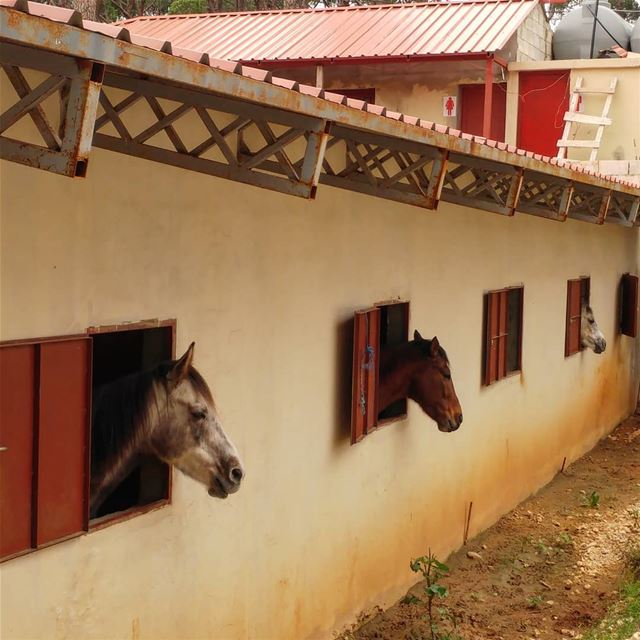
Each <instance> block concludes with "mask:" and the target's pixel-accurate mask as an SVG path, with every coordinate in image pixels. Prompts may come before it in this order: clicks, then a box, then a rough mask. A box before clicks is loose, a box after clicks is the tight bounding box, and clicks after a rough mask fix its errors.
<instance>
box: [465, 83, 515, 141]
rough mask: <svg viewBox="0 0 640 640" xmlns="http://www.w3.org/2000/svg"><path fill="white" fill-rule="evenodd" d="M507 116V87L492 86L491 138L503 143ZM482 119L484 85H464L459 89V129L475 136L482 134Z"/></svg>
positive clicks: (500, 84)
mask: <svg viewBox="0 0 640 640" xmlns="http://www.w3.org/2000/svg"><path fill="white" fill-rule="evenodd" d="M506 114H507V85H506V84H502V83H496V84H494V85H493V97H492V104H491V136H490V137H491V138H492V139H493V140H498V141H499V142H504V130H505V118H506ZM483 117H484V84H465V85H462V86H461V87H460V129H462V131H464V132H465V133H472V134H473V135H476V136H482V135H484V134H483V132H482V125H483Z"/></svg>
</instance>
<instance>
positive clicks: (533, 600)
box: [527, 596, 544, 609]
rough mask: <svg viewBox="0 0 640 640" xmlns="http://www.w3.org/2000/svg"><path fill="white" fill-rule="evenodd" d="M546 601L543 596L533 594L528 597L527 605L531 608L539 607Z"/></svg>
mask: <svg viewBox="0 0 640 640" xmlns="http://www.w3.org/2000/svg"><path fill="white" fill-rule="evenodd" d="M543 602H544V598H543V597H542V596H531V597H530V598H527V607H529V609H539V608H540V607H541V605H542V603H543Z"/></svg>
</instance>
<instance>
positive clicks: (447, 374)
mask: <svg viewBox="0 0 640 640" xmlns="http://www.w3.org/2000/svg"><path fill="white" fill-rule="evenodd" d="M442 375H443V376H444V377H445V378H446V379H447V380H451V372H450V371H443V372H442Z"/></svg>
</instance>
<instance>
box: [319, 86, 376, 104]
mask: <svg viewBox="0 0 640 640" xmlns="http://www.w3.org/2000/svg"><path fill="white" fill-rule="evenodd" d="M327 91H329V92H331V93H339V94H340V95H341V96H347V98H354V99H355V100H363V101H364V102H368V103H370V104H375V102H376V90H375V89H327Z"/></svg>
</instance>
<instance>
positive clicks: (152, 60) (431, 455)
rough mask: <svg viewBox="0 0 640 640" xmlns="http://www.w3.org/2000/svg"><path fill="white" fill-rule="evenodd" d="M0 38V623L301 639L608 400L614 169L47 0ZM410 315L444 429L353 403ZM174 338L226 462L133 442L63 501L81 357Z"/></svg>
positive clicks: (0, 26)
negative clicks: (196, 460)
mask: <svg viewBox="0 0 640 640" xmlns="http://www.w3.org/2000/svg"><path fill="white" fill-rule="evenodd" d="M0 34H1V35H0V38H1V46H0V66H1V68H2V69H1V71H0V82H1V83H2V91H1V92H0V100H1V105H0V113H1V115H0V154H1V157H2V162H1V165H0V167H1V180H2V190H1V192H0V206H1V211H2V234H1V239H0V242H1V252H2V272H1V285H2V286H1V292H0V294H1V298H0V303H1V304H0V307H1V310H0V313H1V316H0V319H1V323H0V340H1V341H2V342H1V343H0V394H1V395H0V398H1V402H0V438H2V440H1V441H0V445H1V446H2V447H3V448H4V450H2V451H0V473H1V474H2V475H1V477H0V526H1V527H2V530H1V531H0V533H1V535H0V541H1V543H2V548H1V549H0V551H1V554H2V563H1V564H0V573H1V580H2V596H1V597H2V603H1V604H2V619H1V622H0V624H1V632H2V636H3V637H6V638H23V637H30V638H50V637H52V636H56V637H57V636H60V637H66V638H82V639H87V638H104V637H128V636H131V637H134V638H141V639H142V638H153V639H157V638H178V637H191V638H210V637H215V638H225V639H226V638H229V639H232V638H233V639H235V638H274V639H275V638H277V639H280V638H296V639H297V638H327V637H331V635H332V633H333V632H335V631H337V630H340V629H341V628H343V627H344V625H346V624H349V623H351V622H353V621H355V620H356V618H357V615H358V613H359V612H360V611H362V610H364V609H367V608H370V607H373V606H375V605H379V606H385V605H387V604H390V603H392V602H393V601H395V600H396V599H397V598H398V597H400V596H401V595H402V594H403V593H404V591H405V590H406V589H407V588H408V587H409V586H410V585H411V584H412V583H413V581H414V579H415V577H414V575H413V574H412V572H411V571H410V569H409V566H408V562H409V559H410V558H411V557H415V556H417V555H420V554H422V553H424V551H425V550H426V549H427V548H431V549H432V550H433V551H434V552H435V553H436V554H437V555H438V556H440V557H445V556H446V555H447V554H448V553H449V552H450V551H452V550H454V549H456V548H458V547H459V546H460V545H461V544H462V543H463V541H464V539H465V537H466V536H467V535H469V536H473V535H475V534H477V533H478V532H480V531H482V530H483V529H485V528H486V527H488V526H489V525H491V524H492V523H494V522H495V521H496V520H497V519H498V518H499V517H500V516H501V515H502V514H504V513H506V512H508V511H509V510H510V509H512V508H513V507H514V506H515V505H517V504H518V503H519V502H520V501H521V500H522V499H523V498H525V497H526V496H528V495H529V494H531V493H532V492H534V491H536V490H537V489H539V488H540V487H541V486H543V485H544V484H545V483H546V482H548V481H549V480H550V479H551V478H552V477H553V476H554V475H555V474H556V473H557V472H558V471H559V470H560V469H561V468H562V467H563V466H566V465H569V464H571V462H572V461H573V460H575V459H577V458H578V457H580V456H581V455H582V454H584V453H585V452H586V451H588V450H589V449H590V448H591V447H592V446H593V445H594V444H595V443H596V442H597V441H598V440H599V439H600V438H602V437H603V436H605V435H606V434H607V433H609V432H610V431H611V430H612V429H613V428H614V427H615V426H616V425H617V424H618V422H619V421H620V420H622V419H623V418H625V417H626V416H628V415H629V414H630V413H631V412H632V411H633V409H634V408H635V404H636V399H637V390H638V383H639V382H640V375H639V372H638V351H637V341H636V339H634V336H635V334H636V330H637V327H636V324H637V294H634V291H636V292H637V278H636V276H637V273H638V253H637V242H638V236H637V223H638V208H639V206H640V187H638V185H637V184H635V183H634V182H633V181H631V180H628V179H626V178H622V177H611V176H607V175H604V174H602V173H598V172H597V171H596V170H595V169H593V168H591V167H588V166H583V165H582V164H580V163H578V162H575V161H572V160H567V159H558V158H554V157H551V156H548V155H543V154H537V153H534V152H532V151H528V150H523V149H520V148H517V147H516V146H514V145H511V144H508V143H505V142H502V141H499V140H494V139H491V138H486V137H478V136H474V135H473V134H470V133H462V132H461V131H460V130H459V129H457V128H455V127H448V126H446V125H443V124H439V123H436V122H434V121H432V120H429V119H427V118H426V117H422V116H420V115H419V114H418V115H414V116H411V115H404V114H403V113H401V112H399V111H394V110H392V109H391V108H389V107H385V106H381V105H375V104H372V103H368V102H365V101H363V100H358V99H355V98H348V97H346V96H344V95H340V94H337V93H333V92H331V91H328V90H325V89H323V88H320V87H317V86H311V85H305V84H302V83H300V82H297V81H294V80H291V79H287V78H280V77H279V76H278V75H277V74H275V73H273V72H271V71H269V70H265V69H257V68H253V67H249V66H246V65H244V64H241V63H239V62H233V61H229V60H220V59H216V58H215V57H213V56H211V55H210V53H208V52H207V51H204V50H194V49H187V48H184V47H182V46H180V45H178V44H174V43H173V42H170V41H168V40H164V39H153V38H151V37H149V36H142V35H138V34H136V33H135V32H133V31H130V30H129V29H128V28H127V26H126V25H124V26H122V25H115V26H114V25H104V24H98V23H93V22H90V21H87V20H83V18H82V16H81V15H79V14H78V13H76V12H73V11H68V10H64V9H60V8H57V7H52V6H48V5H40V4H37V3H31V2H30V3H24V2H22V0H2V1H1V2H0ZM519 64H520V63H519ZM616 131H619V130H614V129H613V128H610V130H609V132H608V133H611V132H613V133H614V134H615V135H618V134H617V133H615V132H616ZM618 144H624V140H623V139H622V138H621V139H620V140H619V143H618ZM586 299H588V300H589V303H590V305H591V307H592V308H593V310H594V313H595V315H596V317H597V320H598V323H599V325H600V328H601V330H602V332H603V334H604V336H605V338H606V341H607V347H606V351H605V352H604V353H601V354H599V355H596V354H595V353H593V352H592V351H589V350H586V349H584V348H582V345H581V342H580V333H579V326H580V315H579V313H580V311H579V310H580V305H581V303H582V301H583V300H586ZM361 310H366V311H365V312H364V313H358V312H360V311H361ZM354 318H355V320H354ZM363 328H364V330H363ZM416 329H417V330H419V331H420V333H422V335H424V336H425V337H429V338H432V337H433V336H437V337H438V340H439V342H440V344H441V345H442V347H443V348H444V349H446V352H447V354H448V359H449V362H450V365H451V376H452V379H453V380H454V381H455V389H456V392H457V396H458V398H459V400H460V404H461V407H462V411H463V412H464V422H463V423H462V425H461V426H460V428H459V429H458V430H457V431H455V432H454V433H443V432H440V431H439V430H438V429H437V427H436V424H435V422H434V421H432V420H431V419H430V418H428V417H427V416H426V415H425V414H424V413H423V412H422V411H421V410H420V409H419V407H418V406H417V405H416V404H415V403H413V402H407V403H406V404H405V406H402V407H398V408H397V411H395V412H394V414H393V415H391V416H380V415H378V414H377V413H376V412H375V411H374V410H371V408H372V407H373V408H375V406H376V393H377V391H378V389H377V387H376V376H375V373H376V370H377V369H376V367H377V361H376V359H375V351H376V348H378V347H379V346H380V344H382V343H384V342H385V341H386V342H392V341H394V340H399V339H404V338H405V337H407V336H409V335H412V334H413V331H414V330H416ZM192 341H195V343H196V347H195V364H196V366H197V368H198V370H199V371H200V372H201V373H202V374H203V376H204V377H205V378H206V380H207V381H208V382H209V383H210V386H211V388H212V390H213V395H214V397H215V399H216V402H217V405H218V406H219V408H220V413H221V415H222V419H223V422H224V427H225V431H226V432H227V433H228V434H229V436H230V437H231V438H232V439H233V440H234V442H235V444H236V445H237V447H238V450H239V452H240V455H241V456H242V459H243V462H244V467H245V470H246V478H245V480H244V481H243V486H242V488H241V489H240V491H239V492H238V493H237V494H234V495H232V496H230V497H229V498H228V500H227V501H219V500H215V499H212V498H210V497H209V496H207V492H206V490H205V489H204V488H203V487H202V486H201V485H198V484H196V483H195V482H194V481H192V480H190V479H189V478H187V477H185V476H183V475H182V474H180V473H178V472H175V471H174V472H171V470H170V469H167V468H166V467H165V466H163V465H160V466H158V464H154V462H153V461H151V462H148V463H145V465H143V466H142V465H141V466H140V467H139V468H137V469H136V470H135V472H134V474H133V475H132V477H130V478H129V479H128V480H127V486H123V487H122V490H121V493H120V494H119V496H118V497H117V498H114V501H113V502H112V503H111V504H110V505H109V506H108V507H106V508H105V512H104V513H102V514H99V515H98V516H96V517H90V515H89V509H88V502H89V500H88V498H89V495H88V492H89V476H90V472H91V470H90V468H89V464H88V460H89V458H88V444H89V441H90V438H91V419H90V407H91V403H92V400H93V397H92V394H93V392H94V388H95V384H96V383H97V381H99V380H108V379H110V378H113V377H114V376H117V375H122V373H123V372H127V371H128V372H130V371H136V370H140V369H144V368H145V367H148V366H150V365H152V364H153V363H155V362H157V361H159V360H162V359H166V358H170V357H172V356H174V355H175V354H179V353H182V352H184V351H185V349H186V347H187V346H188V345H189V344H190V343H191V342H192ZM372 355H373V358H372ZM354 363H355V367H354ZM359 363H363V364H364V367H360V366H359ZM360 381H362V387H361V386H360ZM361 388H362V390H363V391H364V393H365V399H364V407H365V411H364V413H362V411H360V414H358V410H360V409H361V407H362V406H363V405H362V404H361V403H360V400H361V395H360V393H359V392H360V390H361ZM354 391H355V392H354ZM358 415H360V416H364V419H362V418H356V416H358ZM156 463H157V461H156ZM471 504H473V509H472V512H470V505H471ZM309 594H312V597H311V596H310V595H309ZM33 603H36V606H34V604H33Z"/></svg>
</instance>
